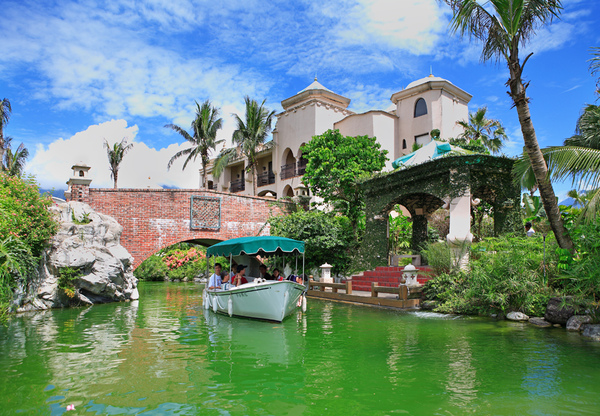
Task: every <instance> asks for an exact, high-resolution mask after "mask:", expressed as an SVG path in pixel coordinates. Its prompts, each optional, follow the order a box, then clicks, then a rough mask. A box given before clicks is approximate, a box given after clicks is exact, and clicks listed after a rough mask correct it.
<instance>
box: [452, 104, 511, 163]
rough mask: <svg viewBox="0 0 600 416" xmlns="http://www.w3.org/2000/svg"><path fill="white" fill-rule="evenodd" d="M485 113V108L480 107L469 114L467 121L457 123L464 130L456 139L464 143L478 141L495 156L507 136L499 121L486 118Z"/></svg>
mask: <svg viewBox="0 0 600 416" xmlns="http://www.w3.org/2000/svg"><path fill="white" fill-rule="evenodd" d="M486 112H487V107H481V108H480V109H478V110H477V111H476V112H474V113H470V114H469V120H468V121H467V120H461V121H457V122H456V124H458V125H459V126H461V127H462V128H463V129H464V131H463V133H461V134H460V135H459V136H458V137H459V139H464V140H466V141H471V140H480V141H481V144H482V145H483V146H484V147H485V148H486V149H488V150H489V151H490V152H492V153H493V154H496V153H498V152H499V151H500V149H501V148H502V146H503V145H504V144H503V143H502V142H503V141H504V140H506V138H507V136H506V133H505V131H504V127H502V124H501V123H500V121H498V120H493V119H489V118H487V117H486V116H485V114H486Z"/></svg>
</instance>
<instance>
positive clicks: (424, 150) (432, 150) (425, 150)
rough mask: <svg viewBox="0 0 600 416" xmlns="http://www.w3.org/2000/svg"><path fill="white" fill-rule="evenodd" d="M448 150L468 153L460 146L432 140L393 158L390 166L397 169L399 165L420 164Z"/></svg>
mask: <svg viewBox="0 0 600 416" xmlns="http://www.w3.org/2000/svg"><path fill="white" fill-rule="evenodd" d="M450 152H455V153H457V154H466V153H468V152H467V151H466V150H464V149H461V148H460V147H456V146H451V145H450V143H447V142H439V141H436V140H432V141H431V142H429V143H427V144H426V145H424V146H423V147H421V148H420V149H419V150H416V151H414V152H412V153H409V154H407V155H405V156H402V157H400V158H398V159H396V160H394V161H393V162H392V166H393V167H394V169H398V168H399V167H400V166H404V167H409V166H415V165H420V164H421V163H425V162H429V161H431V160H434V159H437V158H439V157H442V156H444V155H446V154H448V153H450Z"/></svg>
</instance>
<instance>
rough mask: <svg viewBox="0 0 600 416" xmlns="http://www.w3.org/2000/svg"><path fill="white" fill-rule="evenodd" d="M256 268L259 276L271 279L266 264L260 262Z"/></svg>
mask: <svg viewBox="0 0 600 416" xmlns="http://www.w3.org/2000/svg"><path fill="white" fill-rule="evenodd" d="M258 270H259V272H260V276H259V277H262V278H263V279H265V280H273V277H271V275H270V274H269V273H268V272H267V266H265V265H264V264H261V265H260V266H258Z"/></svg>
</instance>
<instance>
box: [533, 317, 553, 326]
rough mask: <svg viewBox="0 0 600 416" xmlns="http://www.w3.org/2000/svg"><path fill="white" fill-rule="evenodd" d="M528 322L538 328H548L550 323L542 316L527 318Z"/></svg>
mask: <svg viewBox="0 0 600 416" xmlns="http://www.w3.org/2000/svg"><path fill="white" fill-rule="evenodd" d="M529 323H530V324H532V325H535V326H539V327H540V328H550V327H551V326H552V324H551V323H550V322H548V321H546V320H545V319H544V318H529Z"/></svg>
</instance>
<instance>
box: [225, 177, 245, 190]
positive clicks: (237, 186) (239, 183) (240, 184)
mask: <svg viewBox="0 0 600 416" xmlns="http://www.w3.org/2000/svg"><path fill="white" fill-rule="evenodd" d="M245 189H246V182H245V181H244V180H243V179H236V180H235V181H231V182H230V184H229V192H240V191H244V190H245Z"/></svg>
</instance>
